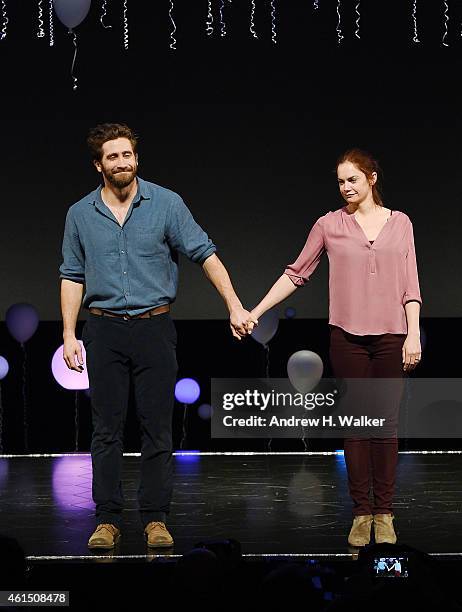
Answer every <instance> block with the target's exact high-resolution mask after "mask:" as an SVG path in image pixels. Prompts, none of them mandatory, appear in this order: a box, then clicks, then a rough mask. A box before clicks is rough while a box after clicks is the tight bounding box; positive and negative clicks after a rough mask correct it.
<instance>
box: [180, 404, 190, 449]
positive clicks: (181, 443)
mask: <svg viewBox="0 0 462 612" xmlns="http://www.w3.org/2000/svg"><path fill="white" fill-rule="evenodd" d="M187 414H188V410H187V406H186V404H183V437H182V438H181V442H180V450H181V449H183V443H184V442H185V440H186V417H187Z"/></svg>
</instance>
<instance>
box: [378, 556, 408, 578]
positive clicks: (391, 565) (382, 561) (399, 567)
mask: <svg viewBox="0 0 462 612" xmlns="http://www.w3.org/2000/svg"><path fill="white" fill-rule="evenodd" d="M408 565H409V559H408V557H407V556H400V557H375V558H374V575H375V576H376V577H377V578H408V577H409V567H408Z"/></svg>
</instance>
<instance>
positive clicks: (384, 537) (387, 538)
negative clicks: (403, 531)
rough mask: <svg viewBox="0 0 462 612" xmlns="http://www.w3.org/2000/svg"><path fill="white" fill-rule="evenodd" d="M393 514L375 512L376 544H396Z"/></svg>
mask: <svg viewBox="0 0 462 612" xmlns="http://www.w3.org/2000/svg"><path fill="white" fill-rule="evenodd" d="M393 518H394V516H393V514H374V536H375V543H376V544H396V533H395V530H394V528H393Z"/></svg>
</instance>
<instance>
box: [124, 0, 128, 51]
mask: <svg viewBox="0 0 462 612" xmlns="http://www.w3.org/2000/svg"><path fill="white" fill-rule="evenodd" d="M127 2H128V0H124V48H125V50H127V49H128V19H127Z"/></svg>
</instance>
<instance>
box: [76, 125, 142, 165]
mask: <svg viewBox="0 0 462 612" xmlns="http://www.w3.org/2000/svg"><path fill="white" fill-rule="evenodd" d="M116 138H128V140H129V141H130V142H131V143H132V147H133V151H134V152H135V153H136V145H137V144H138V138H137V136H136V134H135V133H134V132H133V130H131V129H130V128H129V127H128V125H125V124H124V123H100V124H99V125H97V126H96V127H94V128H91V130H90V131H89V132H88V137H87V144H88V147H89V149H90V151H91V155H92V158H93V159H94V160H96V161H101V158H102V156H103V144H104V143H105V142H107V141H108V140H115V139H116Z"/></svg>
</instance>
